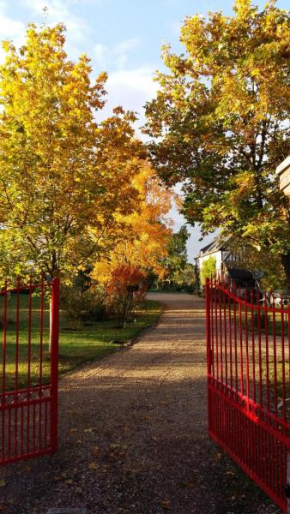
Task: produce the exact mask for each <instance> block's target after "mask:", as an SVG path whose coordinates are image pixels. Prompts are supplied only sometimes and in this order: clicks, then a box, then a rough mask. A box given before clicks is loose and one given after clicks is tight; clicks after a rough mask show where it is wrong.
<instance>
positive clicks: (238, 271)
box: [228, 268, 254, 280]
mask: <svg viewBox="0 0 290 514" xmlns="http://www.w3.org/2000/svg"><path fill="white" fill-rule="evenodd" d="M228 274H229V276H230V277H231V278H233V279H243V280H252V279H253V278H254V277H253V273H251V271H248V270H246V269H242V268H230V269H229V270H228Z"/></svg>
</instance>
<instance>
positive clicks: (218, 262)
mask: <svg viewBox="0 0 290 514" xmlns="http://www.w3.org/2000/svg"><path fill="white" fill-rule="evenodd" d="M223 253H226V252H221V251H218V252H213V253H210V254H208V255H204V256H202V257H199V258H198V265H199V269H200V270H201V268H202V263H203V262H205V261H207V259H208V258H209V257H215V260H216V273H217V274H219V273H221V271H222V262H223V255H222V254H223Z"/></svg>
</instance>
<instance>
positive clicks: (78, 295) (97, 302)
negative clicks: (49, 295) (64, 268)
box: [61, 285, 105, 330]
mask: <svg viewBox="0 0 290 514" xmlns="http://www.w3.org/2000/svg"><path fill="white" fill-rule="evenodd" d="M61 306H62V309H63V310H64V314H65V317H66V319H67V321H68V323H69V325H70V327H71V328H72V329H74V330H76V329H79V328H80V327H81V326H82V323H83V322H84V321H98V320H101V319H103V318H104V316H105V306H104V291H103V289H102V288H101V287H100V286H95V285H92V286H90V287H89V288H87V289H84V288H83V287H80V286H79V285H73V286H71V287H68V286H64V287H63V288H62V291H61Z"/></svg>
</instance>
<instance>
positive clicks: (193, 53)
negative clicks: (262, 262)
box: [147, 0, 290, 284]
mask: <svg viewBox="0 0 290 514" xmlns="http://www.w3.org/2000/svg"><path fill="white" fill-rule="evenodd" d="M181 42H182V44H183V45H184V47H185V52H184V54H182V55H175V54H174V53H173V52H172V51H171V48H170V46H165V48H164V49H163V58H164V62H165V64H166V66H167V68H168V72H167V73H160V74H159V75H158V81H159V91H158V94H157V97H156V99H154V100H153V101H151V102H150V103H149V104H148V105H147V120H148V121H147V133H148V134H150V136H152V138H153V142H152V143H151V144H150V150H151V157H152V161H153V163H154V165H155V166H156V167H157V168H158V171H159V175H160V177H162V178H163V179H164V181H165V182H166V184H170V185H173V184H175V183H177V182H180V181H182V182H183V189H184V193H185V203H184V207H183V212H184V214H185V216H186V218H187V220H188V221H189V222H190V223H191V224H192V225H194V224H195V223H201V226H202V230H203V233H207V232H210V231H212V230H213V229H215V228H217V227H220V228H221V230H222V233H223V234H224V235H234V236H235V237H236V238H237V239H238V240H239V241H242V244H243V245H244V244H248V245H250V246H252V247H255V248H256V249H257V250H259V251H260V252H263V253H264V254H267V255H268V257H269V255H270V254H271V253H272V254H275V255H278V256H279V259H280V262H281V264H282V265H283V268H284V271H285V274H286V276H287V281H288V284H290V208H289V204H288V202H287V200H286V199H285V197H284V196H283V194H282V193H280V191H279V187H278V183H277V179H276V176H275V168H276V167H277V165H279V164H280V163H281V161H282V160H283V159H284V158H286V157H287V156H288V155H289V153H290V138H289V136H290V125H289V114H290V88H289V82H290V14H289V12H288V11H284V10H281V9H278V8H277V7H276V3H275V0H271V1H270V2H269V3H268V4H266V6H265V8H264V10H263V11H262V12H259V10H258V8H257V7H255V6H252V4H251V0H236V2H235V4H234V14H233V16H231V17H228V16H224V15H223V14H222V12H212V13H209V14H208V16H207V17H206V18H204V17H202V16H199V15H195V16H193V17H188V18H186V20H185V22H184V25H183V27H182V30H181ZM154 138H155V139H154Z"/></svg>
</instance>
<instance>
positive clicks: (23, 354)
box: [0, 295, 161, 390]
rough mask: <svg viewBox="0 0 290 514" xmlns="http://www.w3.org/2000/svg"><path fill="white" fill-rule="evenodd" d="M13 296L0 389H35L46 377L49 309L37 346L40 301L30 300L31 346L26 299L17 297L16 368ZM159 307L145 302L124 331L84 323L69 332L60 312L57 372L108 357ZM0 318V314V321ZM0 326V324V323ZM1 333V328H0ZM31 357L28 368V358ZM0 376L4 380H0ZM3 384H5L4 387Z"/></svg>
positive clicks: (146, 323)
mask: <svg viewBox="0 0 290 514" xmlns="http://www.w3.org/2000/svg"><path fill="white" fill-rule="evenodd" d="M16 302H17V298H16V296H12V297H10V298H8V301H7V307H8V308H7V313H8V316H7V335H6V358H5V373H3V371H4V367H3V366H4V364H3V363H4V358H3V345H1V346H2V349H1V353H2V355H1V366H2V369H1V370H0V390H1V389H2V390H3V385H4V386H5V390H11V389H14V388H15V386H16V385H18V387H21V388H25V387H27V385H30V386H31V387H33V386H37V385H38V384H39V382H40V379H41V375H42V382H43V383H45V382H48V381H49V378H50V356H49V306H48V303H45V306H44V317H43V345H42V350H41V345H40V308H39V307H40V299H39V297H33V298H32V309H33V313H32V319H31V344H30V345H29V344H28V341H29V308H28V306H29V298H28V296H27V295H21V297H20V320H19V327H20V330H19V345H18V369H17V367H16V351H17V346H16V332H17V330H16V328H17V320H16ZM3 304H4V300H3V298H1V299H0V309H1V310H2V313H3V307H4V305H3ZM160 311H161V306H160V304H159V303H158V302H155V301H151V300H147V301H146V304H145V305H144V307H143V308H142V309H140V310H139V311H138V312H137V313H136V320H135V321H134V322H132V323H128V324H127V326H126V328H120V326H119V327H118V328H116V322H115V321H113V320H108V321H97V322H91V323H88V324H84V326H83V327H82V328H81V329H80V330H70V328H69V325H68V323H67V321H66V319H65V317H64V314H63V313H62V312H61V315H60V342H59V373H60V374H63V373H66V372H68V371H71V370H73V369H75V368H76V367H78V366H80V365H81V364H84V363H86V362H90V361H93V360H96V359H100V358H102V357H104V356H105V355H108V354H110V353H112V352H114V351H116V348H118V347H119V346H120V345H122V344H123V343H126V342H127V341H128V340H131V339H133V338H135V337H136V336H137V335H138V334H139V333H140V331H142V330H143V329H144V328H146V327H148V326H150V325H152V324H153V323H154V322H155V321H156V320H157V319H158V316H159V315H160ZM1 320H3V315H1V314H0V321H1ZM1 324H2V325H3V322H1ZM1 330H2V329H1ZM41 351H42V353H43V361H42V369H40V364H39V362H40V352H41ZM29 352H30V354H31V359H30V362H31V364H30V367H29V366H28V360H29V359H28V355H29ZM3 377H4V378H3ZM4 382H5V384H4Z"/></svg>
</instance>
